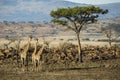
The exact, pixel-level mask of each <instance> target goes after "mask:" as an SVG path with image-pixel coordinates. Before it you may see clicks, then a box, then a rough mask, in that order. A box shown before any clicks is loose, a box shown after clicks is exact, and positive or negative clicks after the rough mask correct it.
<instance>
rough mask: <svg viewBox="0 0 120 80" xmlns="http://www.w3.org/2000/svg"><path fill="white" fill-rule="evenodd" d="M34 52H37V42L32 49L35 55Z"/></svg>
mask: <svg viewBox="0 0 120 80" xmlns="http://www.w3.org/2000/svg"><path fill="white" fill-rule="evenodd" d="M36 52H37V42H36V43H35V48H34V51H33V54H36Z"/></svg>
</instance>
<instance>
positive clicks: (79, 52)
mask: <svg viewBox="0 0 120 80" xmlns="http://www.w3.org/2000/svg"><path fill="white" fill-rule="evenodd" d="M77 40H78V56H79V61H80V62H83V60H82V50H81V43H80V37H79V33H77Z"/></svg>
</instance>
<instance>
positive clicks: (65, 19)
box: [50, 6, 108, 32]
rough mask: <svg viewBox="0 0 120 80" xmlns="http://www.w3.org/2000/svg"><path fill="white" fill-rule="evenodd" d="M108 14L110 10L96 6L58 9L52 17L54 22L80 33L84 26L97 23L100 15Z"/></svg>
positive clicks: (53, 12)
mask: <svg viewBox="0 0 120 80" xmlns="http://www.w3.org/2000/svg"><path fill="white" fill-rule="evenodd" d="M107 12H108V10H103V9H101V8H99V7H95V6H84V7H79V6H77V7H73V8H70V7H68V8H58V9H57V10H56V11H51V13H50V15H51V16H52V17H53V20H52V22H54V23H58V24H62V25H64V26H68V28H70V29H72V30H74V31H75V32H76V31H77V32H80V30H81V27H82V26H83V25H84V24H86V23H90V22H92V23H93V22H95V21H96V18H98V17H99V16H98V15H99V14H106V13H107ZM70 23H72V25H71V24H70ZM77 27H78V28H77Z"/></svg>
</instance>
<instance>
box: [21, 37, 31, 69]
mask: <svg viewBox="0 0 120 80" xmlns="http://www.w3.org/2000/svg"><path fill="white" fill-rule="evenodd" d="M31 39H32V37H31V36H29V37H28V43H27V44H26V45H25V47H24V49H23V51H22V52H21V53H20V58H21V62H22V68H23V66H25V62H26V58H27V52H28V50H29V47H30V41H31ZM23 70H24V69H23Z"/></svg>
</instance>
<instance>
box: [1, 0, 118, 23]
mask: <svg viewBox="0 0 120 80" xmlns="http://www.w3.org/2000/svg"><path fill="white" fill-rule="evenodd" d="M87 5H88V4H80V3H73V2H69V1H64V0H11V1H10V0H1V1H0V21H41V22H49V21H50V20H51V17H50V15H49V14H50V11H51V10H55V9H57V8H61V7H74V6H87ZM119 5H120V3H111V4H103V5H96V6H99V7H101V8H104V9H108V10H109V13H108V14H107V15H105V16H104V17H103V16H101V18H116V17H120V8H119Z"/></svg>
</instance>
